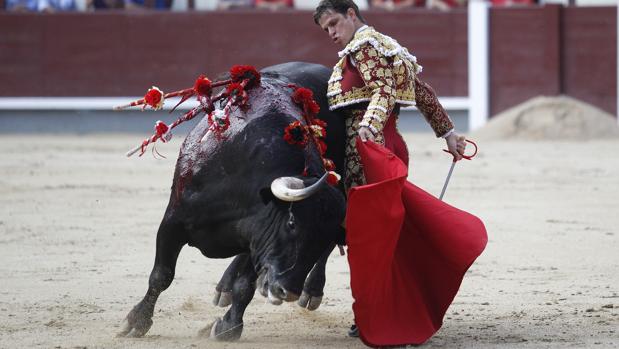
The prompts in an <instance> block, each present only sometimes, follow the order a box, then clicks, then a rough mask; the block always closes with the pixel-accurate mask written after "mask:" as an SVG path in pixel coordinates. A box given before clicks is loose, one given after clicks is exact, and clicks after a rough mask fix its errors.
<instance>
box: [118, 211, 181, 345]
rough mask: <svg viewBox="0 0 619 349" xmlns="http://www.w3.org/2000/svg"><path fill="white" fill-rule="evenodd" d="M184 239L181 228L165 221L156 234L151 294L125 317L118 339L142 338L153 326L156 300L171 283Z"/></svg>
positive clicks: (150, 282) (149, 285)
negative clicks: (176, 227)
mask: <svg viewBox="0 0 619 349" xmlns="http://www.w3.org/2000/svg"><path fill="white" fill-rule="evenodd" d="M181 236H183V234H181V233H180V232H179V231H178V229H174V227H172V226H171V225H170V224H165V223H164V222H162V224H161V226H160V227H159V232H158V233H157V252H156V255H155V265H154V266H153V270H152V271H151V273H150V278H149V279H148V291H146V295H145V296H144V298H143V299H142V301H141V302H140V303H138V304H137V305H136V306H134V307H133V309H132V310H131V311H130V312H129V314H128V315H127V317H126V318H125V322H124V324H123V327H122V330H121V331H120V332H119V333H118V336H119V337H142V336H144V335H145V334H146V332H148V330H149V329H150V327H151V326H152V324H153V320H152V318H153V312H154V309H155V303H157V298H159V295H160V294H161V292H163V291H165V290H166V289H167V288H168V287H169V286H170V284H171V283H172V280H173V279H174V272H175V269H176V261H177V259H178V254H179V253H180V251H181V248H182V247H183V246H184V245H185V240H183V239H181Z"/></svg>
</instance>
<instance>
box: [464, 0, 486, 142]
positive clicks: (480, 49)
mask: <svg viewBox="0 0 619 349" xmlns="http://www.w3.org/2000/svg"><path fill="white" fill-rule="evenodd" d="M488 8H489V5H488V3H487V2H485V1H483V0H471V1H469V11H468V42H469V43H468V60H469V62H468V65H469V67H468V69H469V132H470V131H473V130H475V129H478V128H480V127H482V126H484V125H485V124H486V122H487V121H488V113H489V108H490V101H489V81H490V80H489V76H490V62H489V51H488V46H489V39H488V36H489V33H488V29H489V27H488V17H489V16H488Z"/></svg>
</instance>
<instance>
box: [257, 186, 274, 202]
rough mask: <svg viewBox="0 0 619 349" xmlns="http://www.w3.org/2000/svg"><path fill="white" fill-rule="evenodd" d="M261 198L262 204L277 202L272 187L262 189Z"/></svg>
mask: <svg viewBox="0 0 619 349" xmlns="http://www.w3.org/2000/svg"><path fill="white" fill-rule="evenodd" d="M259 194H260V198H261V199H262V203H263V204H265V205H267V204H268V203H269V202H271V201H273V200H275V195H273V193H272V192H271V188H270V187H266V188H262V189H260V192H259Z"/></svg>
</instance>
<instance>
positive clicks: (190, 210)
mask: <svg viewBox="0 0 619 349" xmlns="http://www.w3.org/2000/svg"><path fill="white" fill-rule="evenodd" d="M329 76H330V70H329V69H327V68H325V67H323V66H320V65H315V64H308V63H285V64H281V65H276V66H272V67H269V68H266V69H264V70H262V83H261V86H259V87H256V88H253V89H251V90H250V91H249V97H250V98H249V103H250V106H249V109H248V110H246V111H244V112H243V111H241V110H235V111H233V113H232V114H231V117H230V119H231V122H232V124H231V126H230V129H229V131H227V133H225V134H224V135H226V136H227V137H226V138H225V139H217V138H216V137H214V136H213V135H210V136H207V137H206V138H205V139H203V140H202V141H201V142H200V140H201V139H202V137H203V135H204V134H205V133H206V131H207V129H208V122H207V120H206V118H203V119H202V120H201V121H200V122H199V123H198V124H197V125H196V126H195V127H194V129H193V130H192V131H191V132H190V133H189V134H188V136H187V138H186V139H185V141H184V142H183V145H182V147H181V150H180V154H179V158H178V161H177V164H176V170H175V173H174V182H173V185H172V193H171V195H170V200H169V203H168V207H167V209H166V212H165V214H164V217H163V220H162V222H161V224H160V226H159V230H158V232H157V243H156V256H155V263H154V266H153V269H152V271H151V274H150V278H149V283H148V291H147V292H146V295H145V296H144V298H143V299H142V301H141V302H139V303H138V304H137V305H136V306H135V307H134V308H133V309H132V310H131V311H130V312H129V314H128V315H127V318H126V323H125V325H124V327H123V329H122V331H121V332H120V333H119V335H121V336H132V337H139V336H143V335H144V334H145V333H146V332H147V331H148V330H149V328H150V327H151V325H152V317H153V310H154V307H155V303H156V301H157V298H158V297H159V295H160V293H161V292H163V291H164V290H165V289H167V288H168V287H169V286H170V284H171V282H172V280H173V279H174V271H175V267H176V261H177V257H178V254H179V252H180V250H181V248H182V247H183V246H184V245H185V244H188V245H190V246H194V247H196V248H198V249H199V250H200V251H201V252H202V254H204V255H205V256H206V257H209V258H228V257H232V256H237V255H238V257H237V258H236V259H235V260H234V262H233V263H232V264H231V266H230V267H229V268H228V271H227V273H226V274H225V275H224V277H223V279H222V281H221V282H220V284H219V285H218V291H219V292H220V293H218V295H217V298H216V301H218V303H219V304H220V305H227V304H228V303H229V302H226V301H223V300H222V299H221V298H220V296H221V292H222V291H223V292H224V295H227V296H229V298H231V304H232V306H231V307H230V309H229V310H228V311H227V312H226V314H225V315H224V317H223V318H222V319H218V320H217V321H215V323H213V324H212V325H210V326H207V328H205V329H203V330H202V331H201V332H203V333H204V334H210V335H211V336H212V337H215V338H217V339H220V340H235V339H238V338H239V337H240V336H241V333H242V330H243V313H244V312H245V308H246V307H247V305H248V304H249V302H250V301H251V299H252V298H253V296H254V292H255V289H256V280H257V279H258V277H259V276H260V280H261V284H260V289H261V291H262V292H263V293H268V294H269V297H270V299H271V301H272V302H274V303H277V302H278V301H279V302H281V301H282V300H285V301H292V300H295V299H297V298H298V297H299V295H300V294H303V297H304V298H305V299H306V303H307V298H308V297H309V298H310V299H311V297H319V296H322V287H323V286H324V260H325V259H326V256H328V254H329V253H330V252H331V250H332V249H333V247H334V244H335V241H339V240H341V239H342V236H343V229H342V228H341V222H342V220H343V218H344V215H345V196H344V193H343V190H342V188H341V187H332V186H329V185H324V186H323V187H322V188H321V189H320V190H319V191H317V192H316V193H315V194H314V195H312V196H310V197H309V198H306V199H304V200H302V201H298V202H295V203H293V204H291V203H289V202H284V201H281V200H279V199H277V198H275V197H274V196H273V194H272V193H271V191H270V185H271V182H272V181H273V180H274V179H276V178H279V177H286V176H299V175H300V174H301V173H302V172H303V169H304V166H305V164H306V163H307V164H308V169H309V171H308V177H307V178H304V179H303V180H304V182H307V183H308V184H310V183H311V182H312V181H314V182H315V181H316V179H317V178H318V177H320V176H321V175H322V174H323V173H324V169H323V167H322V161H321V159H320V157H319V154H318V151H317V149H316V147H314V146H313V145H312V146H311V147H310V148H309V151H308V152H304V150H303V149H301V148H299V147H297V146H293V145H290V144H288V143H286V142H285V141H284V139H283V133H284V129H285V127H286V126H287V125H288V124H289V123H290V122H292V121H294V120H296V119H300V117H301V110H300V108H299V107H298V106H296V105H295V104H294V103H293V102H292V100H291V93H292V90H291V89H290V88H289V87H287V85H288V84H290V83H292V84H296V85H298V86H300V87H306V88H309V89H311V90H312V91H313V92H314V97H315V99H316V101H317V102H318V103H319V105H320V114H319V115H318V117H319V118H320V119H322V120H324V121H326V122H327V124H328V127H327V137H326V143H327V154H326V156H327V157H328V158H331V159H333V160H334V162H335V165H336V167H337V171H338V172H339V173H340V174H342V175H344V173H343V169H344V154H343V153H344V141H345V136H344V133H345V126H344V118H343V117H341V116H340V115H338V114H336V113H333V112H329V109H328V106H327V101H326V96H325V94H326V84H327V80H328V78H329ZM306 157H307V162H306ZM321 257H322V258H321ZM319 260H320V262H319V263H317V262H318V261H319ZM315 265H316V267H315V268H314V266H315ZM312 268H314V270H313V271H312ZM310 271H312V273H311V274H310ZM308 274H309V277H308ZM306 278H307V282H306ZM318 302H319V300H318ZM314 303H315V302H314ZM316 306H317V305H315V304H314V305H313V307H314V308H315V307H316ZM311 307H312V306H311V305H310V308H311Z"/></svg>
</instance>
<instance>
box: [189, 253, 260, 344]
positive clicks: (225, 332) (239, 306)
mask: <svg viewBox="0 0 619 349" xmlns="http://www.w3.org/2000/svg"><path fill="white" fill-rule="evenodd" d="M248 257H249V256H247V258H244V259H241V260H239V261H238V262H239V264H238V265H237V270H238V274H237V275H236V278H235V279H234V285H233V286H232V306H231V307H230V309H228V311H227V312H226V314H225V315H224V317H223V319H217V320H215V322H213V323H212V324H210V325H208V326H206V327H205V328H203V329H202V330H200V332H199V335H200V336H205V337H206V336H210V337H211V338H215V339H216V340H220V341H235V340H237V339H239V338H240V337H241V333H243V314H244V313H245V309H246V308H247V305H248V304H249V302H251V300H252V298H254V292H255V291H256V278H257V277H258V276H257V275H256V272H255V271H254V265H253V264H252V263H251V260H250V259H249V258H248ZM237 258H238V257H237Z"/></svg>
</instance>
